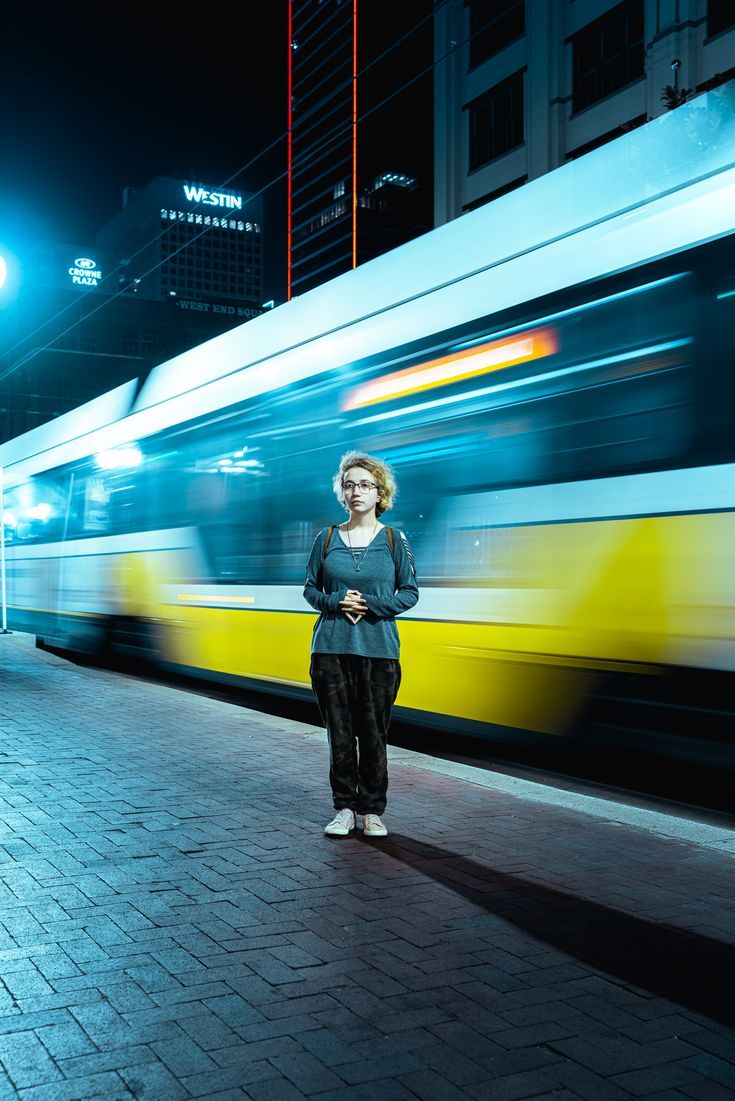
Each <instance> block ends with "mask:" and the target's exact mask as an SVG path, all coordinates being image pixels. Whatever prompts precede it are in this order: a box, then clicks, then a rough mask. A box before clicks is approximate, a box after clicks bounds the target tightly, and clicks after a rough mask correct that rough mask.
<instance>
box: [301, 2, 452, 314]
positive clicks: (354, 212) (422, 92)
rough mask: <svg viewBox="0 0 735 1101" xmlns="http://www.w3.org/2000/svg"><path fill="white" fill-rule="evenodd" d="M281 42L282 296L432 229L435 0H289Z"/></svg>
mask: <svg viewBox="0 0 735 1101" xmlns="http://www.w3.org/2000/svg"><path fill="white" fill-rule="evenodd" d="M289 41H290V52H289V100H290V116H289V157H288V160H289V171H288V297H289V298H290V297H292V296H293V295H297V294H302V293H304V292H305V291H307V290H310V289H311V288H312V287H314V286H318V285H319V284H320V283H324V282H326V281H327V280H329V279H332V278H334V277H335V276H337V275H341V274H342V273H343V272H345V271H349V270H350V269H351V268H354V267H357V266H358V264H361V263H364V262H365V261H366V260H370V259H372V258H373V257H375V256H378V255H380V254H381V253H383V252H385V251H387V250H388V249H390V248H394V247H396V246H397V245H399V244H403V243H404V242H405V241H408V240H410V239H411V238H412V237H416V236H417V235H418V234H419V233H423V232H425V231H426V230H427V229H429V228H430V226H431V196H430V190H431V143H432V135H431V126H430V116H431V111H432V107H431V94H432V93H431V76H430V72H428V71H425V72H423V78H424V79H423V84H421V83H420V81H421V76H422V71H424V70H430V68H431V61H432V27H431V3H430V0H393V2H392V3H390V4H389V3H387V2H385V0H371V2H370V3H362V2H358V0H292V3H291V5H290V36H289ZM424 131H425V133H424Z"/></svg>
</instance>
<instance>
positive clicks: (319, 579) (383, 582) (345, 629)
mask: <svg viewBox="0 0 735 1101" xmlns="http://www.w3.org/2000/svg"><path fill="white" fill-rule="evenodd" d="M327 531H328V528H325V529H324V530H323V531H320V532H319V534H318V535H317V537H316V539H315V541H314V546H313V547H312V550H311V555H310V557H309V564H308V566H307V568H306V585H305V586H304V597H305V598H306V600H308V602H309V604H311V606H312V608H316V610H317V611H318V612H319V613H320V615H319V618H318V619H317V621H316V623H315V624H314V633H313V635H312V640H311V652H312V654H359V655H360V656H361V657H366V658H397V657H398V655H399V649H400V642H399V639H398V628H397V627H396V620H395V617H396V616H397V615H399V614H400V613H401V612H405V611H408V609H409V608H413V606H414V604H415V603H416V601H417V600H418V598H419V588H418V585H417V584H416V570H415V568H414V563H413V554H412V553H411V548H410V547H409V545H408V540H407V539H406V537H405V535H404V534H403V532H400V531H396V530H395V529H394V530H393V540H394V550H393V553H392V554H391V549H390V544H389V543H388V536H387V534H386V531H385V528H381V530H380V531H379V532H378V533H377V535H376V536H375V538H374V539H373V541H372V543H370V545H369V547H368V548H367V549H363V550H361V552H360V557H359V562H360V569H359V571H358V570H357V569H356V568H355V562H354V559H353V556H352V552H351V551H350V549H349V547H348V546H346V545H345V543H344V541H343V539H342V536H341V535H340V533H339V531H338V530H337V529H336V528H335V530H334V531H333V532H332V538H331V539H330V540H329V546H328V547H327V554H326V557H325V558H324V561H322V552H323V550H324V540H325V539H326V536H327ZM348 589H357V591H358V592H360V593H362V595H363V597H364V599H365V602H366V604H367V609H368V610H367V613H366V614H365V617H364V618H363V619H361V620H360V621H359V623H356V624H353V623H351V622H350V620H348V619H347V617H346V616H345V614H344V613H343V611H342V609H341V608H340V605H339V602H340V600H343V599H344V597H345V594H346V593H347V590H348Z"/></svg>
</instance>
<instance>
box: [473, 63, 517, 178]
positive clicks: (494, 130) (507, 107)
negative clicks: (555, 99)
mask: <svg viewBox="0 0 735 1101" xmlns="http://www.w3.org/2000/svg"><path fill="white" fill-rule="evenodd" d="M469 112H470V171H472V169H473V168H479V167H480V166H481V165H483V164H488V163H489V161H493V160H495V158H496V157H500V156H502V155H503V153H507V152H508V151H509V150H510V149H515V148H516V146H518V145H522V144H523V72H522V71H521V72H520V73H516V74H515V75H514V76H512V77H510V78H509V79H508V80H504V81H503V83H502V84H497V85H496V86H495V87H494V88H491V89H490V91H489V92H485V94H484V95H482V96H480V97H479V99H476V100H475V101H474V103H470V104H469Z"/></svg>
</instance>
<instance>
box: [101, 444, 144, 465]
mask: <svg viewBox="0 0 735 1101" xmlns="http://www.w3.org/2000/svg"><path fill="white" fill-rule="evenodd" d="M95 462H96V463H97V466H98V467H99V468H100V470H127V469H129V468H130V467H135V466H140V464H141V463H142V462H143V453H142V451H141V450H140V448H139V447H113V448H111V449H110V450H109V451H99V452H98V453H97V454H96V455H95Z"/></svg>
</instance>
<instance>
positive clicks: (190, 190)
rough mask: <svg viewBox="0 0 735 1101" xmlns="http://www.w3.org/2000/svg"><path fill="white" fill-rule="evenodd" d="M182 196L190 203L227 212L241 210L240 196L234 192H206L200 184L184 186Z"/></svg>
mask: <svg viewBox="0 0 735 1101" xmlns="http://www.w3.org/2000/svg"><path fill="white" fill-rule="evenodd" d="M184 194H185V195H186V198H187V199H188V201H189V202H190V203H204V204H205V205H206V206H219V207H224V208H225V209H227V210H242V195H238V194H237V193H236V192H234V191H208V190H207V188H206V187H202V186H201V185H200V184H184Z"/></svg>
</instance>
